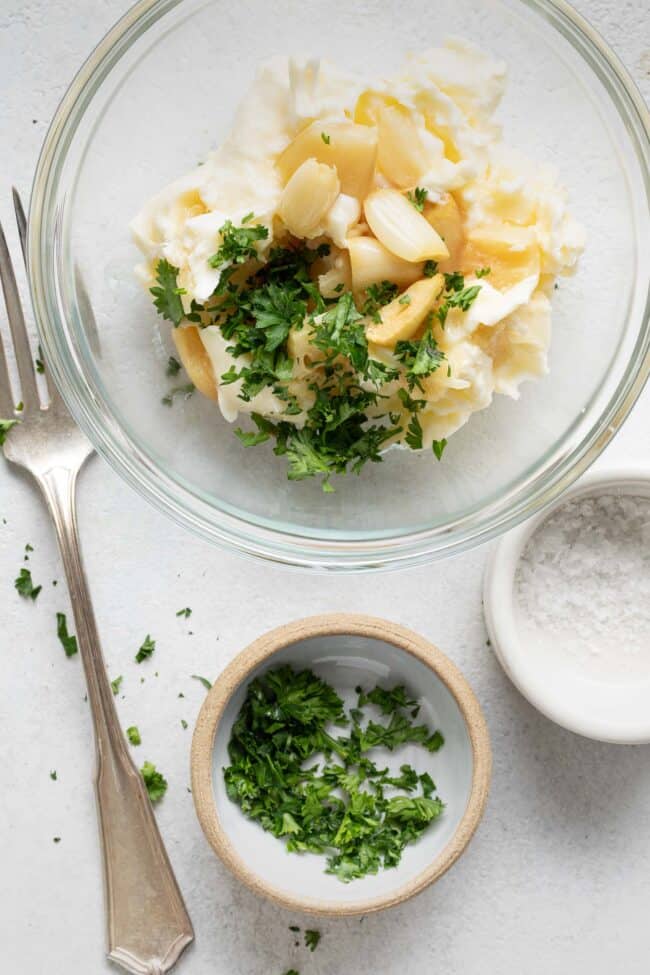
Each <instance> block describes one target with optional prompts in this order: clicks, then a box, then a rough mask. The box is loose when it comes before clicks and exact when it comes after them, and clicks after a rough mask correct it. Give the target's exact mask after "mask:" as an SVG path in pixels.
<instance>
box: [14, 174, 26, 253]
mask: <svg viewBox="0 0 650 975" xmlns="http://www.w3.org/2000/svg"><path fill="white" fill-rule="evenodd" d="M11 195H12V196H13V199H14V213H15V214H16V223H17V224H18V236H19V237H20V249H21V250H22V252H23V261H24V262H25V267H27V217H26V216H25V208H24V206H23V201H22V200H21V199H20V193H19V192H18V190H17V189H16V187H15V186H12V187H11Z"/></svg>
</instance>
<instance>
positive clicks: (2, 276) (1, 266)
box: [0, 224, 40, 414]
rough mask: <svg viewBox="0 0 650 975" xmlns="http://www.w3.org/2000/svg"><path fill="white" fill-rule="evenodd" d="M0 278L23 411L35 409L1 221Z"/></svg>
mask: <svg viewBox="0 0 650 975" xmlns="http://www.w3.org/2000/svg"><path fill="white" fill-rule="evenodd" d="M0 281H2V290H3V291H4V296H5V305H6V306H7V316H8V318H9V327H10V328H11V337H12V338H13V342H14V352H15V354H16V363H17V365H18V375H19V376H20V385H21V393H22V400H23V404H24V407H25V414H27V412H28V411H29V410H31V409H38V408H39V407H40V402H39V399H38V390H37V389H36V376H35V375H34V362H33V359H32V351H31V349H30V347H29V338H28V336H27V329H26V328H25V316H24V315H23V309H22V306H21V304H20V295H19V294H18V285H17V284H16V275H15V274H14V269H13V265H12V263H11V257H10V256H9V248H8V247H7V240H6V237H5V235H4V230H3V229H2V224H0Z"/></svg>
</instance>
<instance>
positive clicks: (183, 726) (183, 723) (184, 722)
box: [181, 718, 187, 729]
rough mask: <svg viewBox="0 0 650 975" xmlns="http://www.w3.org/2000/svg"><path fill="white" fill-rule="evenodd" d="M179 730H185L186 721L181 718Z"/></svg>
mask: <svg viewBox="0 0 650 975" xmlns="http://www.w3.org/2000/svg"><path fill="white" fill-rule="evenodd" d="M181 728H183V729H186V728H187V721H186V720H185V718H181Z"/></svg>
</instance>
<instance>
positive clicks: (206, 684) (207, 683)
mask: <svg viewBox="0 0 650 975" xmlns="http://www.w3.org/2000/svg"><path fill="white" fill-rule="evenodd" d="M192 680H199V681H201V683H202V684H203V686H204V687H205V689H206V691H209V690H210V688H211V687H212V682H211V681H209V680H208V678H207V677H199V675H198V674H192Z"/></svg>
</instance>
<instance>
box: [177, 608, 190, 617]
mask: <svg viewBox="0 0 650 975" xmlns="http://www.w3.org/2000/svg"><path fill="white" fill-rule="evenodd" d="M176 615H177V616H184V617H185V619H189V617H190V616H191V615H192V610H191V609H190V607H189V606H185V608H184V609H179V610H178V612H177V613H176Z"/></svg>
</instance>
